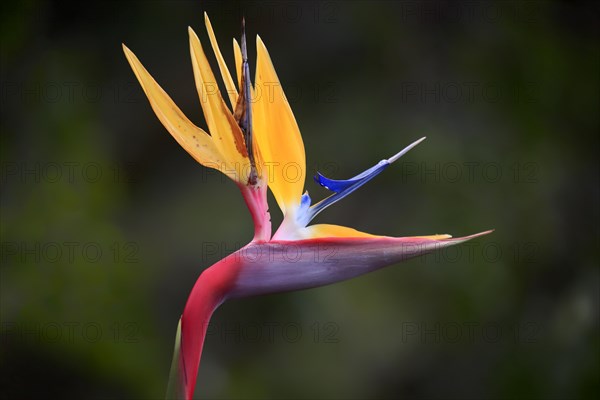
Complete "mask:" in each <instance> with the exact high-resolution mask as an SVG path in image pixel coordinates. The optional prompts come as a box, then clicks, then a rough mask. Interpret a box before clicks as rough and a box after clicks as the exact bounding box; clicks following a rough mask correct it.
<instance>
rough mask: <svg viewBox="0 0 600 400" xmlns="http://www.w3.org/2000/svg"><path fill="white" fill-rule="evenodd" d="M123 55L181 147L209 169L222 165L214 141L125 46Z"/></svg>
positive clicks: (155, 111) (151, 103)
mask: <svg viewBox="0 0 600 400" xmlns="http://www.w3.org/2000/svg"><path fill="white" fill-rule="evenodd" d="M123 51H124V52H125V56H126V57H127V60H128V61H129V65H131V68H132V69H133V72H134V73H135V76H136V77H137V79H138V81H139V82H140V84H141V85H142V89H144V92H145V93H146V96H147V97H148V100H149V101H150V105H151V106H152V109H153V110H154V113H155V114H156V116H157V117H158V119H159V120H160V122H162V124H163V125H164V126H165V128H167V130H168V131H169V133H170V134H171V135H172V136H173V137H174V138H175V140H177V142H178V143H179V144H180V145H181V147H183V148H184V149H185V150H186V151H187V152H188V153H190V155H191V156H192V157H194V158H195V159H196V161H198V162H199V163H201V164H203V165H205V166H207V167H212V168H217V167H218V166H219V165H221V164H222V163H223V161H224V160H223V158H222V156H221V154H220V153H219V151H218V149H216V148H215V146H214V144H213V141H212V139H211V137H210V136H209V135H208V134H207V133H206V132H204V131H203V130H202V129H200V128H198V127H197V126H196V125H194V124H193V123H192V122H191V121H190V120H189V119H188V118H187V117H186V116H185V115H184V114H183V112H182V111H181V110H180V109H179V108H178V107H177V105H175V103H174V102H173V100H171V98H170V97H169V95H168V94H167V93H166V92H165V91H164V90H163V89H162V88H161V87H160V86H159V85H158V83H156V81H155V80H154V79H153V78H152V76H151V75H150V74H149V73H148V71H146V68H144V66H143V65H142V64H141V63H140V61H139V60H138V58H137V57H136V56H135V54H133V53H132V52H131V50H129V49H128V48H127V46H125V45H123Z"/></svg>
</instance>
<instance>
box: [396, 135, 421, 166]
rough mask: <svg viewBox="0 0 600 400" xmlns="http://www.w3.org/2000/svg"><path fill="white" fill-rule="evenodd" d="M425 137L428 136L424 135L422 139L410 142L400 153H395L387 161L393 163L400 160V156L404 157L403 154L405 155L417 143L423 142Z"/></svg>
mask: <svg viewBox="0 0 600 400" xmlns="http://www.w3.org/2000/svg"><path fill="white" fill-rule="evenodd" d="M425 139H427V136H423V137H422V138H421V139H419V140H415V141H414V142H412V143H411V144H409V145H408V146H406V147H405V148H403V149H402V150H400V151H399V152H398V153H396V154H394V155H393V156H392V157H390V158H389V159H388V160H387V161H388V162H389V163H390V164H391V163H393V162H394V161H396V160H398V159H399V158H400V157H402V156H403V155H405V154H406V153H408V152H409V151H410V150H411V149H412V148H413V147H415V146H416V145H418V144H419V143H421V142H422V141H423V140H425Z"/></svg>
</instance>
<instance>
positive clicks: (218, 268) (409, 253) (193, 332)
mask: <svg viewBox="0 0 600 400" xmlns="http://www.w3.org/2000/svg"><path fill="white" fill-rule="evenodd" d="M204 20H205V25H206V29H207V32H208V36H209V38H210V43H211V46H212V50H213V52H214V54H215V56H216V59H217V63H218V66H219V70H220V72H221V76H222V78H223V82H224V85H225V88H226V91H227V96H228V99H229V102H230V104H231V109H229V108H228V106H227V105H226V104H225V101H224V99H223V97H222V95H221V93H220V91H219V90H218V86H217V81H216V79H215V76H214V75H213V72H212V70H211V68H210V65H209V62H208V60H207V58H206V55H205V53H204V50H203V48H202V45H201V44H200V40H199V39H198V36H197V35H196V34H195V33H194V31H193V30H192V29H191V28H188V30H189V38H190V52H191V58H192V65H193V71H194V78H195V82H196V88H197V91H198V95H199V97H200V100H201V105H202V110H203V112H204V117H205V119H206V123H207V125H208V130H209V132H210V134H208V133H207V132H205V131H204V130H202V129H201V128H199V127H198V126H196V125H195V124H194V123H192V122H191V121H190V120H189V119H188V118H187V117H186V116H185V115H184V114H183V112H182V111H181V110H180V109H179V108H178V107H177V106H176V105H175V103H174V102H173V101H172V100H171V98H170V97H169V96H168V95H167V93H166V92H165V91H164V90H163V89H162V88H161V87H160V86H159V85H158V84H157V83H156V81H155V80H154V79H153V78H152V77H151V76H150V74H149V73H148V71H146V69H145V68H144V67H143V66H142V64H141V63H140V62H139V60H138V59H137V57H136V56H135V55H134V54H133V53H132V52H131V51H130V50H129V49H128V48H127V47H126V46H125V45H123V50H124V52H125V56H126V57H127V60H128V61H129V64H130V65H131V67H132V69H133V72H134V73H135V75H136V77H137V79H138V80H139V82H140V84H141V86H142V88H143V90H144V92H145V93H146V96H147V97H148V100H149V101H150V105H151V106H152V108H153V110H154V112H155V113H156V115H157V116H158V118H159V119H160V121H161V122H162V124H163V125H164V126H165V128H166V129H167V130H168V131H169V132H170V133H171V135H172V136H173V137H174V138H175V140H177V142H178V143H179V144H180V145H181V146H182V147H183V148H184V149H185V150H186V151H187V152H188V153H189V154H190V155H191V156H192V157H194V158H195V159H196V160H197V161H198V162H199V163H200V164H202V165H204V166H206V167H209V168H215V169H217V170H219V171H221V172H223V173H224V174H225V175H227V176H228V177H229V178H231V179H232V180H233V181H234V182H235V183H236V184H237V186H238V187H239V189H240V191H241V192H242V195H243V197H244V200H245V202H246V205H247V206H248V209H249V211H250V213H251V215H252V219H253V222H254V238H253V239H252V241H251V242H250V243H249V244H248V245H246V246H245V247H243V248H242V249H240V250H238V251H237V252H235V253H233V254H232V255H230V256H228V257H226V258H224V259H223V260H221V261H219V262H217V263H216V264H214V265H212V266H211V267H209V268H208V269H206V270H204V271H203V272H202V273H201V274H200V276H199V278H198V280H197V281H196V283H195V285H194V287H193V289H192V291H191V293H190V296H189V298H188V300H187V303H186V306H185V308H184V311H183V314H182V316H181V319H180V320H179V325H178V328H177V336H176V340H175V351H174V356H173V363H172V365H171V375H170V378H169V388H168V389H167V397H169V398H171V397H177V398H179V397H181V396H183V397H184V398H185V399H191V398H192V396H193V394H194V389H195V386H196V379H197V375H198V368H199V365H200V356H201V353H202V347H203V344H204V338H205V335H206V330H207V326H208V323H209V321H210V318H211V316H212V314H213V312H214V311H215V309H216V308H217V307H218V306H219V305H221V304H222V303H223V302H224V301H226V300H228V299H232V298H241V297H247V296H253V295H259V294H267V293H275V292H284V291H292V290H300V289H307V288H313V287H317V286H323V285H328V284H332V283H335V282H340V281H343V280H346V279H350V278H354V277H357V276H359V275H363V274H366V273H367V272H371V271H374V270H377V269H379V268H382V267H385V266H388V265H391V264H394V263H397V262H399V261H403V260H406V259H407V258H411V257H415V256H418V255H421V254H425V253H427V252H430V251H433V250H436V249H440V248H443V247H447V246H451V245H455V244H458V243H462V242H465V241H467V240H470V239H473V238H475V237H478V236H481V235H485V234H487V233H490V232H491V231H485V232H481V233H478V234H475V235H471V236H465V237H461V238H454V239H453V238H452V237H451V236H450V235H432V236H417V237H400V238H396V237H389V236H377V235H372V234H369V233H364V232H360V231H357V230H355V229H352V228H348V227H344V226H337V225H327V224H318V225H310V226H309V225H308V224H309V222H310V221H311V220H312V219H313V218H314V217H315V216H316V215H317V214H319V213H320V212H321V211H323V210H324V209H325V208H327V207H329V206H330V205H332V204H333V203H335V202H337V201H339V200H341V199H342V198H344V197H346V196H347V195H349V194H350V193H352V192H353V191H355V190H356V189H358V188H359V187H361V186H362V185H364V184H365V183H367V182H368V181H369V180H371V179H372V178H374V177H375V176H376V175H378V174H379V173H380V172H382V171H383V170H384V169H386V168H387V167H388V166H389V165H390V164H392V163H393V162H394V161H396V160H397V159H399V158H400V157H401V156H402V155H404V154H405V153H406V152H408V151H409V150H410V149H412V148H413V147H414V146H416V145H417V144H419V143H420V142H421V141H423V140H424V139H425V138H421V139H419V140H417V141H415V142H413V143H412V144H410V145H408V146H407V147H406V148H404V149H403V150H402V151H400V152H398V153H397V154H395V155H393V156H392V157H390V158H389V159H384V160H382V161H380V162H379V163H378V164H376V165H375V166H373V167H371V168H369V169H367V170H366V171H364V172H362V173H360V174H358V175H356V176H354V177H352V178H350V179H345V180H335V179H329V178H326V177H325V176H323V175H321V174H320V173H317V175H316V176H315V181H316V182H317V183H318V184H320V185H321V186H323V187H325V188H327V189H328V190H330V191H331V192H332V194H331V195H330V196H329V197H327V198H325V199H323V200H321V201H319V202H317V203H316V204H312V201H311V198H310V197H309V195H308V192H304V193H303V189H304V180H305V176H306V166H305V165H306V161H305V153H304V145H303V142H302V136H301V135H300V130H299V129H298V125H297V123H296V119H295V118H294V115H293V113H292V110H291V109H290V105H289V103H288V101H287V100H286V97H285V94H284V92H283V89H282V86H281V84H280V83H279V78H278V77H277V74H276V73H275V69H274V68H273V64H272V62H271V58H270V56H269V53H268V52H267V49H266V47H265V45H264V43H263V41H262V40H261V38H260V37H259V36H257V37H256V51H257V62H256V75H255V81H254V85H252V83H251V81H250V68H249V64H248V57H247V51H246V37H245V34H244V28H243V24H242V36H241V46H240V45H239V44H238V42H237V41H236V40H235V39H234V40H233V50H234V56H235V64H236V76H237V86H236V84H235V83H234V80H233V78H232V76H231V74H230V72H229V70H228V68H227V66H226V64H225V61H224V59H223V56H222V55H221V51H220V50H219V46H218V44H217V41H216V38H215V35H214V32H213V29H212V26H211V23H210V20H209V19H208V16H207V15H206V14H204ZM290 165H293V166H294V167H295V168H296V169H299V173H300V176H299V177H294V179H287V177H286V174H285V173H284V171H285V170H286V166H290ZM267 187H268V188H270V189H271V192H272V193H273V195H274V197H275V200H276V201H277V204H278V205H279V208H280V209H281V211H282V213H283V221H282V223H281V225H280V226H279V228H278V229H277V230H276V231H275V233H274V234H272V230H271V220H270V214H269V210H268V205H267ZM290 254H293V256H290Z"/></svg>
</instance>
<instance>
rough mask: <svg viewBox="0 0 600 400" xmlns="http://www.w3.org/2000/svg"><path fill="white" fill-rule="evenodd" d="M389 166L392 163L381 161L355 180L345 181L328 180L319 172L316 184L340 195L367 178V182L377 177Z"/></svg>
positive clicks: (354, 178) (316, 176)
mask: <svg viewBox="0 0 600 400" xmlns="http://www.w3.org/2000/svg"><path fill="white" fill-rule="evenodd" d="M388 165H390V163H389V162H388V161H387V160H382V161H379V163H378V164H377V165H375V166H373V167H371V168H369V169H368V170H366V171H364V172H362V173H360V174H358V175H356V176H355V177H353V178H350V179H345V180H338V179H329V178H326V177H325V176H323V175H322V174H321V173H320V172H317V175H315V182H317V183H318V184H319V185H321V186H323V187H324V188H326V189H329V190H331V191H332V192H336V193H339V192H343V191H344V190H346V189H348V188H349V187H350V186H352V185H354V184H356V183H358V182H359V181H361V180H363V179H366V178H367V177H369V178H368V179H367V180H366V181H368V180H369V179H371V178H372V177H373V176H375V175H377V174H379V173H380V172H381V171H383V170H384V169H385V168H386V167H387V166H388ZM372 174H375V175H373V176H371V175H372ZM366 181H365V182H366Z"/></svg>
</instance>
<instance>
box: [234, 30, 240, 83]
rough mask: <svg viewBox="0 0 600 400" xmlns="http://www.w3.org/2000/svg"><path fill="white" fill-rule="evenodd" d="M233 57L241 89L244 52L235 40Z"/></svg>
mask: <svg viewBox="0 0 600 400" xmlns="http://www.w3.org/2000/svg"><path fill="white" fill-rule="evenodd" d="M233 56H234V58H235V73H236V75H237V82H238V88H239V87H241V84H240V82H241V81H242V50H241V49H240V45H239V44H238V42H237V40H235V39H233Z"/></svg>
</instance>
